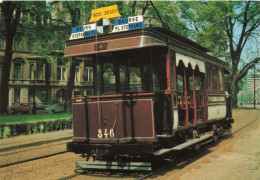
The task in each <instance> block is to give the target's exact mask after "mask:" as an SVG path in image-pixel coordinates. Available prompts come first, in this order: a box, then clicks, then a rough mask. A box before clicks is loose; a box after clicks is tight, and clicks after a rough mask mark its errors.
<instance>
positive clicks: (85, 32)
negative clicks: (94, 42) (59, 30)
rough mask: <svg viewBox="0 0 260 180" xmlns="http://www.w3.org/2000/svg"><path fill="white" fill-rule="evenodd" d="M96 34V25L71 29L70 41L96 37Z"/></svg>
mask: <svg viewBox="0 0 260 180" xmlns="http://www.w3.org/2000/svg"><path fill="white" fill-rule="evenodd" d="M97 34H98V32H97V30H96V24H95V23H93V24H87V25H83V26H77V27H73V28H72V30H71V35H70V40H73V39H80V38H87V37H92V36H96V35H97Z"/></svg>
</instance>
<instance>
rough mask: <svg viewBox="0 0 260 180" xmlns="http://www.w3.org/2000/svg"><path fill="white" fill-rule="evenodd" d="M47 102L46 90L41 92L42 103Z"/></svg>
mask: <svg viewBox="0 0 260 180" xmlns="http://www.w3.org/2000/svg"><path fill="white" fill-rule="evenodd" d="M47 101H48V91H47V90H46V89H44V90H42V102H47Z"/></svg>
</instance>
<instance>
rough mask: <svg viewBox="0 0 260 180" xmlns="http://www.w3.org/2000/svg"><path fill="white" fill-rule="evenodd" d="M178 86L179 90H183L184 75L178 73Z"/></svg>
mask: <svg viewBox="0 0 260 180" xmlns="http://www.w3.org/2000/svg"><path fill="white" fill-rule="evenodd" d="M177 88H178V91H180V92H183V91H184V88H183V76H182V75H180V74H178V75H177Z"/></svg>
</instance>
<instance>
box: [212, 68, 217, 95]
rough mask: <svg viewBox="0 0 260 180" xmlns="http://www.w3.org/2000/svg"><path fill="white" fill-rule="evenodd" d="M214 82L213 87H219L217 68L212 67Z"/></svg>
mask: <svg viewBox="0 0 260 180" xmlns="http://www.w3.org/2000/svg"><path fill="white" fill-rule="evenodd" d="M211 72H212V84H213V89H214V90H215V89H217V87H218V81H217V70H216V69H212V70H211Z"/></svg>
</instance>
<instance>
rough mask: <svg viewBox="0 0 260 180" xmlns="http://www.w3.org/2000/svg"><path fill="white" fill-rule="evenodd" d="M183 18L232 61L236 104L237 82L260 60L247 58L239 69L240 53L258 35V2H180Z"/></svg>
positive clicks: (202, 40)
mask: <svg viewBox="0 0 260 180" xmlns="http://www.w3.org/2000/svg"><path fill="white" fill-rule="evenodd" d="M179 6H180V9H181V14H182V16H181V18H182V19H184V20H185V21H186V22H188V26H187V27H188V28H189V29H190V30H191V31H192V32H195V33H194V39H195V40H196V41H197V42H198V43H200V44H201V45H203V46H206V47H208V48H209V49H211V50H212V51H213V55H215V56H217V57H220V56H225V57H226V59H227V60H228V62H229V64H230V69H231V74H230V77H231V78H230V80H231V82H230V87H229V89H230V93H231V95H232V103H233V105H234V106H237V93H238V82H239V81H240V80H241V79H242V78H243V77H244V76H245V75H246V74H247V72H248V70H249V69H250V68H252V67H253V66H254V65H255V64H256V63H258V62H259V60H260V59H259V57H257V56H255V57H253V59H248V60H247V63H246V64H245V65H244V66H243V67H242V68H241V69H239V67H240V66H239V65H240V63H241V55H242V53H243V50H244V49H245V46H246V44H247V43H248V42H249V39H250V38H253V37H255V36H257V37H256V38H258V39H259V34H257V29H258V28H259V25H260V17H259V14H260V13H259V12H260V7H259V2H253V1H238V2H235V1H231V2H180V3H179Z"/></svg>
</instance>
